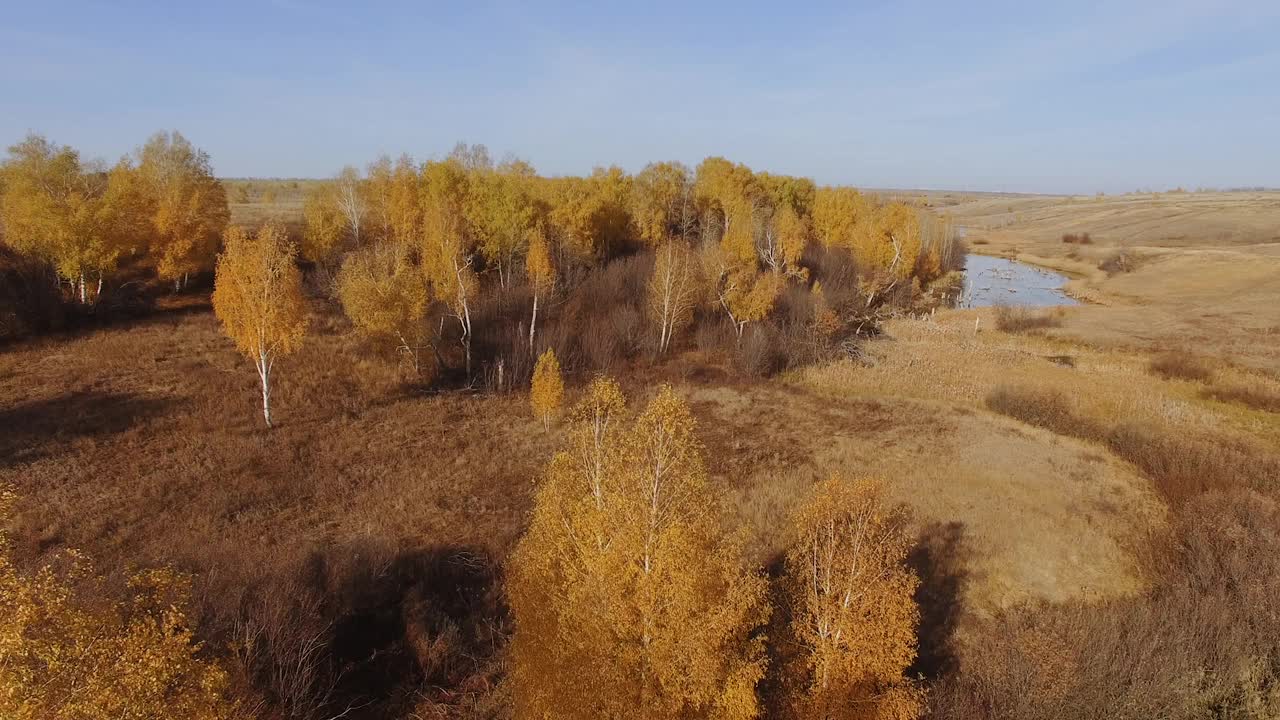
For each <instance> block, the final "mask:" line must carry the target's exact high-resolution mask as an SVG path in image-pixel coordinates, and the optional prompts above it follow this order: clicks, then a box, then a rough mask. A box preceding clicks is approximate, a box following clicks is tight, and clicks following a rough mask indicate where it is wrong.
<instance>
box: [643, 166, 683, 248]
mask: <svg viewBox="0 0 1280 720" xmlns="http://www.w3.org/2000/svg"><path fill="white" fill-rule="evenodd" d="M691 191H692V188H691V186H690V182H689V169H688V168H686V167H685V166H684V165H681V164H680V163H675V162H662V163H650V164H649V165H646V166H645V168H644V169H643V170H641V171H640V173H639V174H638V175H636V177H635V182H634V183H633V184H632V195H631V222H632V224H633V225H634V226H635V230H636V235H638V236H639V238H640V241H641V242H643V243H645V244H646V245H649V246H650V247H658V246H660V245H662V244H663V243H665V242H666V241H667V240H669V239H671V238H674V237H676V236H677V235H679V234H680V233H681V230H682V225H683V223H684V222H685V220H686V217H685V214H686V211H691V210H692V208H690V207H688V205H689V202H690V200H691V199H692V198H691V197H690V194H691Z"/></svg>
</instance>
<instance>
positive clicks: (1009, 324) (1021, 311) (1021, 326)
mask: <svg viewBox="0 0 1280 720" xmlns="http://www.w3.org/2000/svg"><path fill="white" fill-rule="evenodd" d="M995 312H996V315H995V319H996V329H997V330H1000V331H1002V332H1007V333H1021V332H1029V331H1032V330H1045V329H1048V328H1055V327H1061V326H1062V313H1061V311H1060V310H1052V309H1050V310H1037V309H1035V308H1029V307H1023V306H1020V305H997V306H996V311H995Z"/></svg>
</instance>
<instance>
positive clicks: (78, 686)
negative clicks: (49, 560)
mask: <svg viewBox="0 0 1280 720" xmlns="http://www.w3.org/2000/svg"><path fill="white" fill-rule="evenodd" d="M12 501H13V496H12V494H11V493H8V492H7V491H6V490H5V489H4V488H0V522H8V513H9V508H10V507H11V504H12ZM60 564H61V567H53V566H45V567H43V568H41V569H40V570H38V571H36V572H35V573H31V574H23V573H20V572H18V570H17V569H16V568H14V567H13V565H12V563H11V561H10V558H9V547H8V538H7V537H5V535H4V533H3V532H0V715H3V716H4V717H6V718H15V720H18V719H24V718H46V717H47V718H97V717H133V718H141V717H183V718H192V719H193V720H219V719H221V718H232V717H237V716H238V708H237V707H236V706H235V704H234V703H233V702H232V701H231V700H230V699H229V698H228V697H227V690H228V686H229V680H228V676H227V673H226V672H225V671H223V670H222V669H221V668H220V667H218V666H217V665H216V664H213V663H210V662H206V661H204V660H202V659H201V658H199V657H198V656H197V653H198V652H199V650H200V644H199V643H198V642H196V641H195V639H194V631H193V629H192V628H191V626H190V623H189V622H188V621H187V617H186V608H187V605H188V604H189V601H190V597H191V593H190V582H189V581H188V579H187V578H186V577H184V576H182V575H179V574H176V573H174V572H171V571H168V570H152V571H148V572H140V573H136V574H134V575H133V577H131V578H130V579H129V588H130V592H131V597H130V599H129V600H128V601H127V602H125V603H120V604H115V603H107V602H103V601H102V600H101V597H102V595H103V594H104V589H105V587H106V583H105V581H104V579H102V578H99V577H97V576H95V575H94V572H93V568H92V566H91V565H90V564H89V562H88V561H87V560H86V559H85V558H84V557H83V556H82V555H80V554H79V553H76V552H74V551H72V552H68V553H66V554H65V555H64V556H63V557H62V558H61V563H60Z"/></svg>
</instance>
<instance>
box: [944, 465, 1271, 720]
mask: <svg viewBox="0 0 1280 720" xmlns="http://www.w3.org/2000/svg"><path fill="white" fill-rule="evenodd" d="M1278 558H1280V508H1278V507H1277V504H1276V501H1275V500H1274V499H1273V498H1270V497H1267V496H1264V495H1261V494H1259V493H1256V492H1253V491H1250V490H1239V489H1235V490H1226V491H1214V492H1210V493H1206V494H1202V495H1200V496H1198V497H1197V498H1195V499H1194V500H1191V501H1189V502H1188V503H1187V504H1186V505H1184V506H1183V507H1182V509H1181V511H1180V512H1179V513H1178V515H1177V517H1176V518H1175V520H1174V522H1173V524H1172V526H1171V527H1170V529H1169V531H1168V534H1167V536H1165V537H1162V538H1157V539H1156V540H1155V553H1154V556H1153V560H1154V565H1153V567H1151V568H1150V570H1151V572H1152V587H1151V589H1150V590H1148V591H1147V592H1146V593H1144V594H1143V595H1141V596H1139V597H1136V598H1130V599H1118V600H1111V601H1107V602H1101V603H1087V602H1071V603H1066V604H1063V605H1057V606H1048V605H1043V606H1041V605H1037V606H1030V607H1022V608H1017V609H1014V610H1011V611H1008V612H1006V613H1004V614H1002V615H1000V616H997V617H996V618H994V619H992V620H991V621H989V622H987V623H985V624H983V625H982V626H981V627H979V628H978V629H977V631H976V632H975V633H974V635H973V637H974V638H975V642H974V643H973V645H972V646H971V647H970V648H969V649H968V651H967V652H966V653H965V654H964V656H963V657H962V658H961V670H960V671H959V672H958V673H956V674H955V675H953V676H951V677H950V678H948V679H946V680H944V681H943V682H942V683H940V684H939V685H938V686H937V687H936V688H935V691H934V693H933V694H932V696H931V705H932V708H931V713H930V714H931V716H932V717H936V718H946V719H950V718H955V719H956V720H960V719H961V718H964V719H965V720H972V719H974V718H980V719H985V718H990V719H993V720H994V719H995V718H1019V719H1024V718H1025V719H1027V720H1039V719H1041V718H1044V719H1048V718H1069V719H1070V718H1080V719H1081V720H1085V719H1086V718H1098V717H1108V718H1121V719H1125V720H1127V719H1130V718H1132V719H1133V720H1144V719H1146V718H1153V717H1162V718H1171V719H1173V720H1182V719H1186V720H1193V719H1196V718H1205V717H1223V718H1245V717H1273V716H1274V715H1275V714H1276V713H1277V712H1278V711H1280V694H1278V693H1277V692H1276V687H1277V683H1278V682H1280V662H1277V658H1280V607H1278V605H1277V602H1278V601H1277V598H1280V560H1278Z"/></svg>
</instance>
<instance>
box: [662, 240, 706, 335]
mask: <svg viewBox="0 0 1280 720" xmlns="http://www.w3.org/2000/svg"><path fill="white" fill-rule="evenodd" d="M700 271H701V268H700V265H699V262H698V257H697V256H696V255H694V254H693V252H692V251H691V250H689V248H688V246H686V245H685V244H684V243H683V242H682V241H679V240H671V241H668V242H667V243H665V244H663V245H662V246H661V247H659V248H658V250H657V257H656V259H655V261H654V264H653V276H652V277H651V278H650V279H649V312H650V314H651V315H652V317H653V318H655V319H656V320H657V321H658V352H659V353H664V352H666V351H667V348H668V347H670V346H671V341H672V339H673V338H674V337H675V335H676V333H677V332H679V331H680V330H683V329H684V328H685V327H687V326H688V325H689V323H691V322H692V321H693V311H694V309H695V308H696V307H697V305H698V297H699V290H700V288H701V286H702V280H701V277H700Z"/></svg>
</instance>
